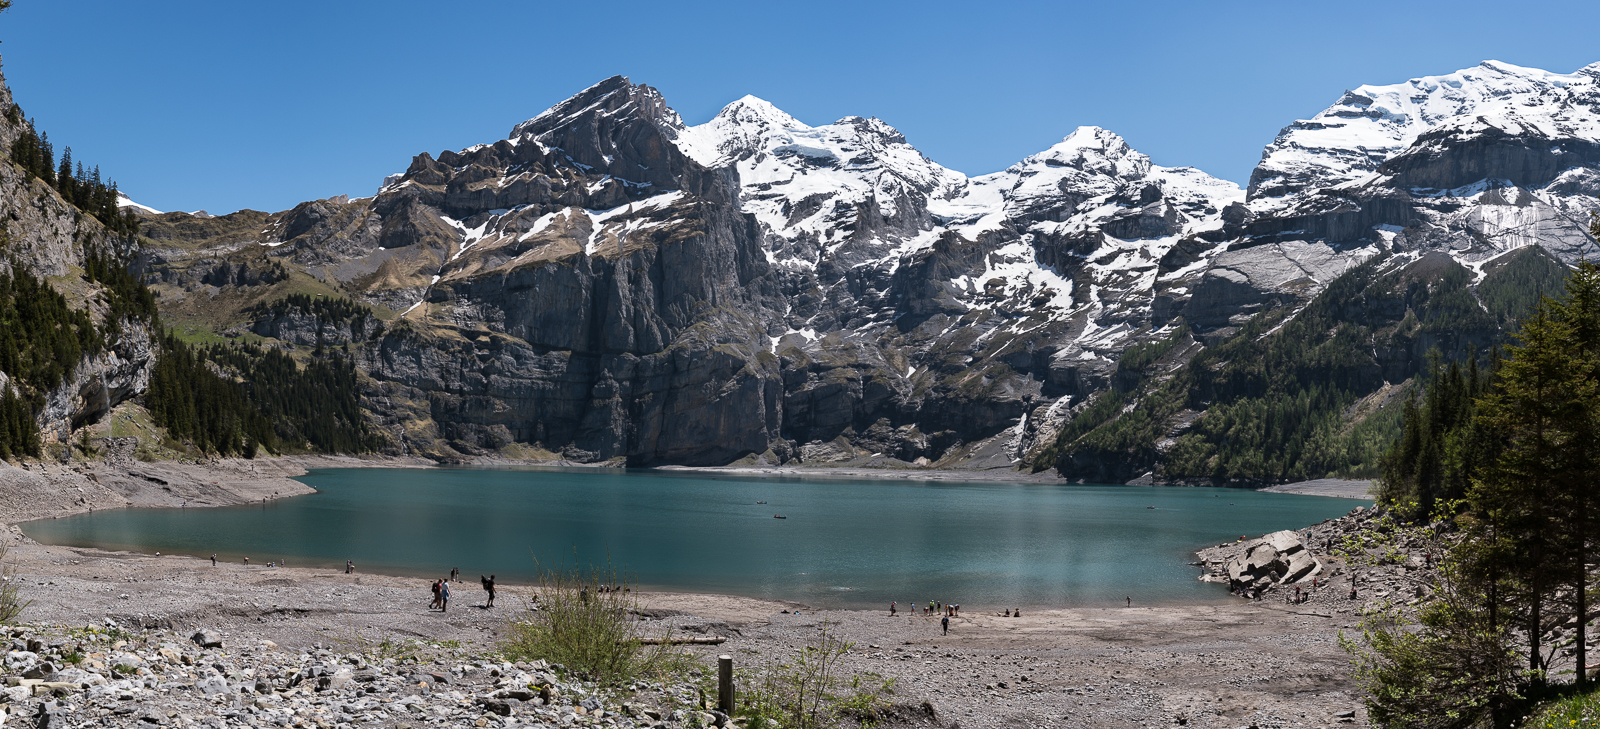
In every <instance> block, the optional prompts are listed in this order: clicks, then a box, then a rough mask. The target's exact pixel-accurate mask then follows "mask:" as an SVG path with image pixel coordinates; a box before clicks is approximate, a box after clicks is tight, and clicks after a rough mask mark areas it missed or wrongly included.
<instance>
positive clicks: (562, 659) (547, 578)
mask: <svg viewBox="0 0 1600 729" xmlns="http://www.w3.org/2000/svg"><path fill="white" fill-rule="evenodd" d="M537 586H538V591H537V594H536V595H535V596H534V597H533V598H532V600H531V601H530V604H529V605H528V607H527V609H526V610H524V611H522V612H520V613H519V614H517V615H516V616H515V617H514V618H513V619H512V620H511V623H510V625H509V627H508V631H507V632H508V638H507V639H506V641H505V643H504V644H503V645H502V651H503V652H504V653H505V655H506V656H507V657H508V658H511V659H513V660H517V659H530V660H545V661H549V662H550V663H558V664H561V665H562V666H563V667H565V668H566V670H568V671H570V672H572V673H574V674H576V675H578V676H581V677H583V678H585V679H588V680H591V681H594V682H596V683H599V684H601V685H606V686H617V685H622V684H626V683H628V682H630V681H633V680H635V679H637V678H643V677H664V676H666V675H669V674H674V673H678V672H682V671H686V670H687V669H688V667H689V658H688V657H687V656H686V655H685V654H684V653H682V652H681V651H679V650H676V649H674V648H673V647H672V646H671V644H670V643H669V642H668V641H666V640H664V639H663V640H658V641H652V643H653V644H652V645H645V642H644V641H645V638H646V636H645V635H644V631H643V628H642V627H641V625H640V623H639V622H638V621H637V620H635V619H634V616H635V615H637V613H638V608H639V605H638V603H637V601H636V600H635V599H634V598H633V596H632V590H631V588H630V587H629V586H628V585H627V584H626V583H625V582H624V581H622V580H620V579H618V576H617V573H616V571H615V570H611V569H602V568H598V567H590V568H589V569H581V568H577V567H570V568H569V567H558V568H555V569H542V570H540V572H539V577H538V581H537ZM661 637H662V638H665V636H661Z"/></svg>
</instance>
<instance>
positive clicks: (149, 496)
mask: <svg viewBox="0 0 1600 729" xmlns="http://www.w3.org/2000/svg"><path fill="white" fill-rule="evenodd" d="M497 466H500V467H519V466H523V467H544V468H594V467H595V466H583V465H581V464H571V463H566V462H549V461H533V460H515V461H513V460H505V459H501V460H497V461H492V462H490V461H488V460H487V459H485V462H481V463H473V464H440V463H436V462H434V461H431V460H428V459H423V458H405V457H393V456H363V457H354V456H326V455H303V456H273V457H268V458H257V459H250V460H247V459H217V460H213V461H199V462H182V461H170V462H142V461H122V462H113V461H99V462H91V463H73V464H67V465H59V464H52V463H39V462H34V463H26V464H24V465H23V467H22V468H17V467H15V466H11V465H9V464H7V463H5V462H3V461H0V487H9V486H12V485H13V484H14V483H17V482H19V481H20V482H21V483H22V484H23V485H24V486H26V487H28V488H24V489H21V492H22V493H20V494H19V493H16V492H17V491H18V489H15V488H10V489H5V492H4V493H3V495H0V519H3V520H4V530H5V531H6V532H9V533H10V534H11V535H13V540H12V542H13V543H16V544H18V546H22V545H24V544H31V545H36V546H38V547H46V548H61V549H67V550H72V551H73V552H75V553H77V554H79V555H85V553H87V552H93V553H95V554H97V555H104V556H106V557H111V558H116V559H130V558H135V557H150V558H158V559H169V560H170V559H192V560H197V561H199V562H206V561H208V559H207V557H206V556H205V555H188V554H177V553H169V554H166V555H161V553H159V552H157V553H155V554H154V555H152V554H151V553H150V552H141V551H137V550H136V549H132V548H129V549H115V548H105V547H99V546H79V545H70V544H60V545H47V544H44V543H40V542H36V541H35V540H33V539H32V538H31V537H28V536H27V535H26V534H24V533H23V532H22V529H21V525H23V524H25V523H28V522H34V521H42V520H46V519H59V518H64V517H70V516H75V515H78V514H83V513H88V512H93V511H98V510H105V509H117V508H179V507H188V508H207V507H222V506H242V505H247V504H251V503H259V502H260V501H266V500H275V499H280V498H289V497H292V496H303V495H310V494H313V493H316V490H315V489H313V488H311V487H310V486H307V485H306V484H304V483H302V482H300V481H297V480H294V479H295V478H296V477H299V476H303V475H305V474H307V473H309V472H310V471H311V470H316V469H339V468H408V469H427V468H446V469H448V468H472V467H488V468H494V467H497ZM645 470H649V471H656V472H661V473H666V474H682V475H690V474H707V475H732V476H746V477H754V478H839V479H849V480H874V481H891V482H903V481H907V480H912V481H929V482H952V481H969V482H978V483H983V482H1002V481H1003V482H1018V481H1021V482H1024V483H1046V484H1049V483H1060V484H1066V485H1073V484H1071V482H1066V481H1063V480H1061V479H1060V478H1059V477H1056V476H1055V475H1054V473H1053V471H1051V472H1041V473H1038V474H1020V473H1018V472H1014V471H1009V470H1004V471H1001V470H986V471H970V472H969V471H956V470H933V469H928V470H922V469H918V470H915V471H885V470H879V469H863V468H837V469H834V468H816V469H812V468H803V467H759V466H706V467H692V466H663V467H656V468H651V469H645ZM1368 483H1369V482H1361V481H1340V480H1334V479H1322V480H1317V481H1306V482H1300V483H1296V484H1284V485H1279V486H1274V487H1269V488H1263V489H1253V490H1261V491H1266V492H1269V493H1289V494H1297V495H1310V496H1323V497H1332V498H1347V499H1362V498H1367V497H1361V496H1355V495H1352V494H1355V493H1359V492H1362V491H1364V490H1365V488H1366V486H1367V484H1368ZM1105 485H1116V484H1105ZM1157 485H1159V484H1157ZM86 486H87V487H90V488H87V489H86V488H85V487H86ZM41 487H46V488H47V490H52V491H54V492H56V493H55V494H53V495H54V496H56V497H58V498H54V499H50V498H43V499H38V500H37V501H35V504H34V505H35V508H32V509H19V508H17V507H16V505H15V504H14V503H8V502H15V501H16V500H17V497H18V496H19V495H21V496H38V495H39V493H38V492H39V491H41V490H46V489H42V488H41ZM48 487H53V488H48ZM95 488H98V489H99V490H100V491H101V492H102V493H96V492H95ZM63 495H64V496H66V497H68V501H67V503H62V499H61V498H59V497H61V496H63ZM117 501H120V502H121V503H116V502H117ZM8 507H9V508H8ZM1205 547H1206V545H1196V550H1197V551H1196V554H1198V550H1202V549H1204V548H1205ZM217 554H219V555H223V556H224V557H225V558H235V559H237V558H241V557H243V556H246V555H244V554H243V553H240V554H233V553H223V552H218V553H217ZM157 555H160V556H157ZM261 559H262V561H263V562H264V561H269V560H272V559H273V558H272V557H270V556H264V557H262V558H261ZM250 567H251V568H252V569H256V568H261V569H266V568H265V567H260V565H259V564H258V565H251V566H250ZM274 569H291V570H298V569H307V570H312V571H319V570H320V571H328V572H335V573H342V569H341V566H340V565H339V564H338V560H330V561H328V562H327V563H326V564H320V563H312V564H311V565H309V566H306V567H301V566H299V565H296V566H295V567H288V568H284V567H278V568H274ZM427 572H428V571H426V570H418V569H405V568H400V567H395V568H380V569H379V570H377V571H374V572H368V573H362V574H368V575H373V576H384V577H390V578H394V579H401V580H426V579H432V578H430V577H425V576H424V575H426V574H427ZM505 584H507V585H511V584H513V583H509V582H508V583H505ZM645 592H647V593H650V594H661V595H670V594H694V595H705V596H708V597H725V598H729V599H738V600H757V601H768V602H774V603H783V604H790V605H795V606H799V607H801V608H802V609H809V610H866V611H871V610H873V609H875V608H874V607H872V606H870V605H869V604H867V603H862V604H860V605H848V604H846V605H813V604H807V603H803V602H799V601H795V600H792V599H787V598H776V597H769V596H759V595H738V594H728V593H715V592H698V591H693V590H692V588H691V589H690V590H687V591H686V590H683V589H681V588H672V587H665V586H654V587H651V588H646V589H645ZM1227 604H1230V601H1229V599H1228V598H1227V597H1226V596H1225V595H1224V596H1220V599H1218V600H1214V601H1195V600H1193V599H1192V598H1185V599H1179V600H1174V601H1172V602H1163V603H1159V604H1156V605H1155V606H1156V607H1163V608H1173V607H1202V606H1210V607H1215V606H1221V605H1227ZM1001 607H1017V605H1003V606H1001ZM1021 607H1023V608H1027V609H1029V610H1032V611H1038V610H1054V609H1074V610H1089V609H1099V607H1100V606H1098V605H1097V604H1093V603H1089V604H1079V605H1061V604H1043V605H1029V604H1022V605H1021Z"/></svg>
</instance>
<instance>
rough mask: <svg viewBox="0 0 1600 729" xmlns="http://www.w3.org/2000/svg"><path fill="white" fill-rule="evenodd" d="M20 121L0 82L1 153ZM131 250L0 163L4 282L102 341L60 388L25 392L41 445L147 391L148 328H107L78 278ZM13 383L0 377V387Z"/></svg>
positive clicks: (125, 239) (126, 323)
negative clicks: (52, 294)
mask: <svg viewBox="0 0 1600 729" xmlns="http://www.w3.org/2000/svg"><path fill="white" fill-rule="evenodd" d="M21 119H22V113H21V110H20V109H19V108H18V107H17V106H16V104H15V102H14V101H13V100H12V96H11V89H10V88H9V86H7V85H6V83H5V79H4V77H3V76H0V148H4V149H7V150H9V149H10V147H11V144H12V143H13V142H15V141H16V139H17V138H18V136H20V134H21V131H22V129H21V124H26V123H27V122H26V121H20V120H21ZM137 248H138V241H137V240H136V239H134V238H132V237H129V236H122V235H117V234H114V233H112V232H111V231H108V230H107V229H106V227H105V226H103V225H101V224H100V222H99V221H98V220H96V219H95V218H94V217H92V216H89V215H85V214H84V213H83V212H82V211H80V210H79V209H77V208H76V207H73V206H72V205H71V204H70V203H68V202H66V201H65V200H63V199H62V198H61V196H60V195H59V194H57V192H56V190H54V189H53V188H51V187H50V186H49V185H46V184H45V183H44V182H43V181H42V180H40V179H38V178H33V177H30V176H29V175H28V174H27V173H26V172H24V171H23V170H22V169H21V168H20V167H18V166H17V165H15V164H13V163H12V162H11V161H10V159H9V157H5V158H0V273H3V274H5V275H8V276H9V275H11V274H12V273H13V271H14V270H15V269H16V268H18V267H20V268H22V269H24V270H26V271H28V272H29V273H31V274H32V275H34V276H36V277H38V278H40V279H43V280H44V281H45V282H47V283H49V284H50V285H51V286H52V287H53V288H54V289H56V290H57V291H59V292H60V293H62V294H63V295H64V296H66V297H67V300H68V302H69V304H70V305H71V306H73V307H74V308H78V309H84V310H87V311H88V312H89V313H90V315H91V320H92V321H93V323H94V324H95V325H96V326H97V327H99V328H100V329H101V330H102V331H103V332H104V333H105V335H106V340H107V341H106V346H105V347H104V348H103V349H101V350H100V351H98V352H95V353H93V354H89V355H86V356H84V357H83V359H82V360H81V361H79V362H78V363H77V364H76V365H75V366H73V367H71V368H70V371H69V372H68V373H67V375H66V376H65V378H64V379H63V381H62V382H61V383H60V384H59V385H57V386H55V387H52V388H49V389H47V390H44V391H41V392H33V393H32V394H33V395H36V396H37V398H38V399H39V400H40V401H41V402H42V403H43V405H42V409H41V410H40V411H39V413H38V416H37V420H38V425H39V431H40V435H41V438H42V439H43V440H44V441H45V442H47V443H49V442H59V441H65V440H67V439H68V438H69V437H70V436H71V434H72V431H73V430H75V429H77V428H78V427H81V426H83V425H84V424H86V423H92V422H97V421H99V420H100V419H101V418H103V417H104V416H105V415H106V414H107V413H108V412H110V411H111V409H112V408H114V407H116V405H117V404H118V403H121V402H123V401H125V400H128V399H130V398H133V397H135V396H137V395H139V394H141V393H143V392H144V391H145V389H146V388H147V386H148V385H149V382H150V375H151V372H152V368H153V366H154V356H153V354H152V350H153V347H152V343H151V332H150V329H149V327H148V326H147V324H146V323H145V322H143V321H140V320H138V319H133V318H122V319H121V320H120V321H110V318H111V316H112V315H111V312H110V308H109V307H108V306H107V304H108V300H107V297H106V296H104V295H103V294H104V293H105V292H104V289H103V288H102V287H101V286H99V285H98V284H95V283H93V282H91V281H89V280H87V279H86V277H85V276H84V266H85V261H86V258H85V257H86V256H87V255H88V254H89V252H90V251H98V252H100V253H102V254H108V255H110V256H112V257H115V258H119V259H123V260H128V259H131V258H132V257H133V256H134V255H135V252H136V250H137ZM12 379H13V378H12V376H11V374H10V373H4V372H0V382H11V381H12ZM16 384H17V386H18V387H26V383H16Z"/></svg>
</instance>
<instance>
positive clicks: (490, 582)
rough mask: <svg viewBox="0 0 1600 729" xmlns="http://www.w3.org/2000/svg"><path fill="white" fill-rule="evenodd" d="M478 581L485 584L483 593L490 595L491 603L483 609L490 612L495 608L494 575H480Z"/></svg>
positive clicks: (486, 604)
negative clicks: (490, 609)
mask: <svg viewBox="0 0 1600 729" xmlns="http://www.w3.org/2000/svg"><path fill="white" fill-rule="evenodd" d="M478 580H479V581H481V582H482V583H483V591H484V592H487V593H489V601H488V602H486V603H484V604H483V609H485V610H488V609H489V608H492V607H494V575H489V576H488V577H484V576H483V575H478Z"/></svg>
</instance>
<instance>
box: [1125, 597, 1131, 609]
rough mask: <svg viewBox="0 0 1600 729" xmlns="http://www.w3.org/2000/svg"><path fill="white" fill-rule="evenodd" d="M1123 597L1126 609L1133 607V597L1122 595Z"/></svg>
mask: <svg viewBox="0 0 1600 729" xmlns="http://www.w3.org/2000/svg"><path fill="white" fill-rule="evenodd" d="M1124 597H1126V598H1127V599H1128V607H1133V596H1132V595H1124Z"/></svg>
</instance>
